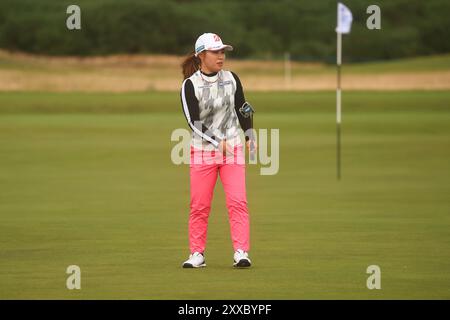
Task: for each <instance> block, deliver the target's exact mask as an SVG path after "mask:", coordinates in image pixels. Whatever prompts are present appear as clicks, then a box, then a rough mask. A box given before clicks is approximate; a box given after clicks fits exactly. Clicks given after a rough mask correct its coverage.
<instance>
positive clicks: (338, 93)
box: [336, 32, 342, 180]
mask: <svg viewBox="0 0 450 320" xmlns="http://www.w3.org/2000/svg"><path fill="white" fill-rule="evenodd" d="M341 64H342V33H340V32H338V33H337V90H336V136H337V150H336V151H337V155H336V158H337V179H338V180H340V179H341Z"/></svg>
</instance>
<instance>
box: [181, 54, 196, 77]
mask: <svg viewBox="0 0 450 320" xmlns="http://www.w3.org/2000/svg"><path fill="white" fill-rule="evenodd" d="M181 69H182V73H183V80H184V79H187V78H189V77H190V76H192V75H193V74H194V73H195V72H196V71H197V70H198V69H200V58H198V57H196V56H195V54H194V51H192V52H191V53H190V54H189V55H188V56H187V57H186V58H184V60H183V62H182V63H181Z"/></svg>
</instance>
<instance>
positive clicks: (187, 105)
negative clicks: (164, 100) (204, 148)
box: [180, 79, 221, 148]
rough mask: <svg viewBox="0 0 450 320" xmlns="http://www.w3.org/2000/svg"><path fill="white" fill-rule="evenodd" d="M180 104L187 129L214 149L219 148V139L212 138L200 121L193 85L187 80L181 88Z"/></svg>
mask: <svg viewBox="0 0 450 320" xmlns="http://www.w3.org/2000/svg"><path fill="white" fill-rule="evenodd" d="M180 95H181V104H182V106H183V113H184V116H185V117H186V120H187V122H188V125H189V127H190V128H191V129H192V130H193V131H194V132H195V133H196V134H197V135H199V136H200V137H201V138H202V139H204V140H206V141H208V142H210V143H211V144H212V145H213V146H214V147H216V148H217V147H219V143H220V141H221V139H220V138H218V137H216V136H214V135H213V134H212V132H211V131H210V130H209V129H208V128H207V127H206V126H205V125H204V124H203V123H202V122H201V121H200V109H199V106H198V100H197V97H196V96H195V91H194V85H193V84H192V81H191V80H189V79H186V80H184V82H183V86H182V88H181V94H180Z"/></svg>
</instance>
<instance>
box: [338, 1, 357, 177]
mask: <svg viewBox="0 0 450 320" xmlns="http://www.w3.org/2000/svg"><path fill="white" fill-rule="evenodd" d="M352 21H353V15H352V12H351V11H350V9H349V8H347V7H346V6H345V5H343V4H342V3H340V2H338V8H337V27H336V33H337V50H336V64H337V89H336V137H337V138H336V140H337V150H336V153H337V155H336V166H337V179H338V180H340V179H341V122H342V109H341V64H342V34H346V33H350V29H351V28H352Z"/></svg>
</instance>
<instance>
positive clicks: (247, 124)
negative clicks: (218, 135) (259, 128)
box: [231, 71, 253, 141]
mask: <svg viewBox="0 0 450 320" xmlns="http://www.w3.org/2000/svg"><path fill="white" fill-rule="evenodd" d="M231 74H232V75H233V77H234V80H236V93H235V94H234V105H235V110H236V115H237V117H238V119H239V124H240V125H241V128H242V130H244V133H245V132H249V131H247V130H249V129H253V128H252V121H251V118H250V117H248V118H245V117H244V116H243V115H242V114H241V112H240V111H239V108H240V107H242V105H243V104H244V103H245V96H244V89H243V88H242V84H241V80H240V79H239V77H238V76H237V74H235V73H234V72H233V71H231ZM250 134H251V133H250ZM245 140H246V141H248V140H249V136H248V135H245Z"/></svg>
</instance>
